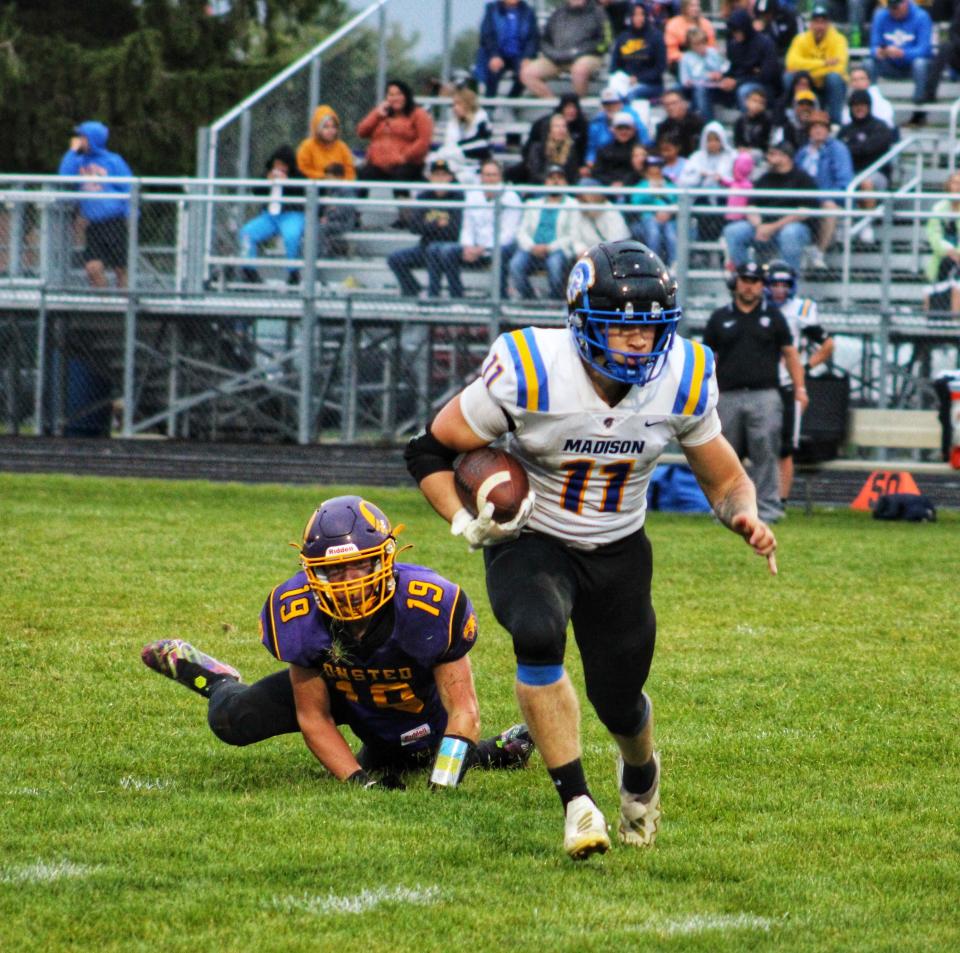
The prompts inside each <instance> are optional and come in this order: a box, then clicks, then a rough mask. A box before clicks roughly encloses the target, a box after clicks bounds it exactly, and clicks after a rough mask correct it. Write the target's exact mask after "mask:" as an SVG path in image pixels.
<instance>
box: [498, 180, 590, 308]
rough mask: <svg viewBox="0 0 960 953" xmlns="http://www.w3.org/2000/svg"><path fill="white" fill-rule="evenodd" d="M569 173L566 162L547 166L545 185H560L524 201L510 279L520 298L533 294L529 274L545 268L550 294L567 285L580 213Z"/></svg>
mask: <svg viewBox="0 0 960 953" xmlns="http://www.w3.org/2000/svg"><path fill="white" fill-rule="evenodd" d="M567 184H568V183H567V175H566V173H565V172H564V169H563V166H560V165H553V166H550V168H549V169H547V175H546V185H547V186H549V187H551V188H555V189H557V191H556V192H550V193H548V194H547V195H534V196H532V197H531V198H529V199H528V200H527V201H526V202H524V210H523V218H522V219H521V220H520V227H519V228H518V229H517V237H516V241H517V250H516V251H515V252H514V253H513V256H512V257H511V259H510V282H511V284H512V285H513V287H514V289H515V290H516V292H517V294H518V295H519V297H521V298H526V299H529V298H533V297H535V295H534V293H533V288H532V287H531V285H530V275H531V274H532V273H533V272H535V271H544V270H545V271H546V272H547V277H548V280H549V286H550V297H551V298H562V297H563V296H564V292H565V289H566V285H567V273H568V272H569V270H570V267H569V264H570V259H571V258H572V257H573V234H574V225H575V224H576V220H577V219H578V218H579V217H580V213H579V211H578V205H577V201H576V199H574V198H572V197H571V196H569V195H565V194H564V193H563V190H564V189H565V188H566V187H567Z"/></svg>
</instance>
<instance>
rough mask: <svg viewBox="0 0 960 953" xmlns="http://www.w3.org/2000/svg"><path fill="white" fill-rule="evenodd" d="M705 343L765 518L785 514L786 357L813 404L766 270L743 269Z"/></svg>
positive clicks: (802, 400) (731, 433)
mask: <svg viewBox="0 0 960 953" xmlns="http://www.w3.org/2000/svg"><path fill="white" fill-rule="evenodd" d="M703 343H704V344H706V345H707V346H708V347H710V348H712V349H713V351H714V353H715V354H716V356H717V386H718V387H719V388H720V399H719V402H718V404H717V411H718V412H719V414H720V422H721V425H722V426H723V435H724V436H725V437H726V438H727V440H728V441H729V442H730V444H731V445H732V447H733V449H734V450H736V452H737V454H738V455H739V456H740V458H741V459H743V458H744V457H749V459H750V469H751V476H752V477H753V482H754V483H755V484H756V486H757V508H758V510H759V513H760V519H762V520H763V521H764V522H765V523H774V522H776V521H777V520H778V519H779V518H780V517H781V516H783V507H782V505H781V503H780V486H779V450H780V429H781V426H782V423H783V402H782V401H781V400H780V392H779V390H778V385H779V379H778V375H777V367H778V365H779V363H780V358H781V357H782V358H783V360H784V363H785V365H786V368H787V371H788V373H789V374H790V379H791V380H792V381H793V386H794V389H795V393H796V400H797V401H798V403H799V404H800V405H801V407H803V408H806V406H807V391H806V388H805V387H804V377H803V365H802V364H801V363H800V357H799V355H798V354H797V349H796V347H794V345H793V338H792V336H791V334H790V328H789V326H788V324H787V321H786V319H785V318H784V316H783V315H782V314H781V313H780V310H779V309H778V308H776V307H775V306H773V305H772V304H770V303H768V302H766V301H765V300H764V297H763V269H762V268H761V267H760V265H758V264H757V263H756V262H754V261H747V262H744V263H743V264H742V265H741V266H740V267H739V268H738V269H737V275H736V281H735V283H734V286H733V300H732V301H731V302H730V304H728V305H725V306H724V307H722V308H717V310H716V311H714V312H713V314H711V315H710V320H709V321H708V322H707V327H706V329H705V330H704V332H703Z"/></svg>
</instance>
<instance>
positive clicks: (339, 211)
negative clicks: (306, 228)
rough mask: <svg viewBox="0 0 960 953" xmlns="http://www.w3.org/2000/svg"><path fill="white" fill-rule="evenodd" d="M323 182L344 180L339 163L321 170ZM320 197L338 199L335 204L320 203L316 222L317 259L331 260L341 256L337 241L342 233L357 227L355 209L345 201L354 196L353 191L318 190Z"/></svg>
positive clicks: (342, 169)
mask: <svg viewBox="0 0 960 953" xmlns="http://www.w3.org/2000/svg"><path fill="white" fill-rule="evenodd" d="M323 173H324V174H323V178H324V181H327V182H329V181H333V180H336V179H341V180H345V179H346V177H347V170H346V169H345V168H344V167H343V166H342V165H341V164H340V163H339V162H331V163H330V165H328V166H327V167H326V169H324V170H323ZM319 193H320V195H321V196H329V197H330V198H336V199H340V200H341V201H339V202H336V203H321V205H320V209H319V213H318V214H319V219H318V221H317V258H332V257H334V255H336V254H338V253H339V254H342V253H343V248H342V247H341V246H340V245H339V244H338V241H337V240H338V239H339V237H340V236H341V235H343V233H344V232H348V231H350V229H351V228H356V227H357V209H356V206H355V205H353V204H352V203H348V202H347V201H346V200H348V199H352V198H354V197H355V196H356V192H355V190H353V189H320V190H319Z"/></svg>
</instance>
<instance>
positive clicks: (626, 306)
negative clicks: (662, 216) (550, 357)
mask: <svg viewBox="0 0 960 953" xmlns="http://www.w3.org/2000/svg"><path fill="white" fill-rule="evenodd" d="M682 315H683V311H682V309H681V308H679V307H678V306H677V283H676V281H675V280H674V278H673V277H672V276H671V275H670V273H669V271H668V270H667V268H666V266H665V265H664V264H663V261H662V260H661V259H660V258H659V257H658V256H657V255H656V254H654V253H653V252H652V251H651V250H650V249H649V248H647V246H646V245H644V244H642V243H640V242H636V241H631V240H625V241H622V242H608V243H601V244H600V245H595V246H594V247H593V248H591V249H589V250H588V251H587V252H586V253H585V254H583V255H582V256H581V257H580V258H579V260H578V261H577V262H576V263H575V264H574V266H573V268H572V269H571V271H570V277H569V279H568V281H567V323H568V325H569V326H570V330H571V331H572V333H573V337H574V341H575V342H576V345H577V349H578V351H579V352H580V356H581V358H582V359H583V361H584V363H586V364H587V365H588V366H589V367H591V368H593V369H594V370H596V371H597V372H599V373H600V374H603V375H604V376H605V377H609V378H611V379H612V380H615V381H618V382H620V383H622V384H629V385H636V386H638V387H642V386H643V385H644V384H649V383H650V382H651V381H653V380H656V378H657V377H658V376H659V375H660V373H661V372H662V371H663V368H664V367H665V366H666V362H667V356H668V354H669V352H670V348H671V347H672V346H673V341H674V337H675V336H676V331H677V324H678V322H679V321H680V318H681V317H682ZM638 327H642V328H649V329H651V330H652V331H653V342H652V344H651V346H650V349H649V350H642V351H628V350H623V349H621V347H614V346H611V343H610V331H611V329H615V328H617V329H635V328H638Z"/></svg>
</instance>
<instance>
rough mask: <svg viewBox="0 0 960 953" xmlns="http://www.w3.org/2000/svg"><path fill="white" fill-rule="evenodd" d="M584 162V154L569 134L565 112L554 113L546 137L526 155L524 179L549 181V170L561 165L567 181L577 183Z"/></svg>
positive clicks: (572, 183)
mask: <svg viewBox="0 0 960 953" xmlns="http://www.w3.org/2000/svg"><path fill="white" fill-rule="evenodd" d="M582 163H583V155H582V153H581V152H580V150H579V149H578V148H577V144H576V143H575V142H574V141H573V137H572V136H571V135H570V127H569V126H568V125H567V121H566V119H564V118H563V113H551V115H550V124H549V126H548V127H547V137H546V139H543V140H541V141H538V142H535V143H533V145H532V147H531V148H530V150H529V152H528V153H527V155H526V161H525V163H524V166H525V171H526V176H525V178H524V179H523V181H524V182H530V183H532V184H534V185H541V184H543V183H544V182H545V181H546V177H547V169H549V168H550V167H551V166H556V165H558V166H560V167H561V168H562V169H563V174H564V177H565V179H566V181H567V183H568V184H570V185H575V184H576V182H577V179H578V178H579V177H580V166H581V164H582Z"/></svg>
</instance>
